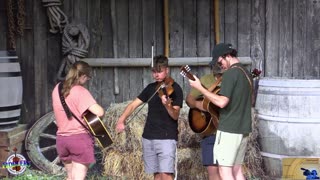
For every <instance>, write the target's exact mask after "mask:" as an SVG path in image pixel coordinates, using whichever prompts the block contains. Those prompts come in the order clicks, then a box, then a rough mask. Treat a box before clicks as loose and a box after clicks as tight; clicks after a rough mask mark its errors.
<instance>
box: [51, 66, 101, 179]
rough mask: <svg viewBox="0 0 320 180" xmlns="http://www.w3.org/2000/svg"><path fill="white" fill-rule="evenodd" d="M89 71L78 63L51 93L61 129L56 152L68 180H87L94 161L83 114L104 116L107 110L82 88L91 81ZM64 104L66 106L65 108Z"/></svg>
mask: <svg viewBox="0 0 320 180" xmlns="http://www.w3.org/2000/svg"><path fill="white" fill-rule="evenodd" d="M90 72H91V68H90V66H89V64H88V63H86V62H83V61H77V62H75V63H74V64H73V65H72V67H71V68H70V70H69V72H68V74H67V76H66V79H65V81H63V82H61V83H58V84H57V85H56V86H55V88H54V89H53V92H52V104H53V111H54V115H55V118H56V121H57V126H58V131H57V140H56V143H57V152H58V154H59V158H60V159H61V160H62V162H63V164H64V167H65V169H66V171H67V175H68V177H67V178H68V180H75V179H76V180H81V179H85V177H86V175H87V171H88V167H89V165H90V164H91V163H94V162H95V157H94V140H93V137H92V135H91V134H90V132H89V131H88V129H87V127H85V126H86V123H85V121H84V119H83V114H84V113H85V112H86V111H90V112H91V113H93V114H95V115H97V116H99V117H102V116H103V115H104V109H103V108H102V107H101V106H100V105H99V104H97V102H96V100H95V99H94V98H93V97H92V95H91V93H90V92H89V91H88V90H87V89H86V88H85V87H84V86H83V85H84V84H85V83H86V82H87V81H88V80H89V79H90V78H91V77H90ZM60 95H61V97H62V98H60ZM61 99H62V100H61ZM63 101H64V102H65V104H66V105H67V107H66V106H63V105H62V104H63ZM72 114H73V115H72ZM75 117H76V118H75ZM77 119H78V120H77ZM79 121H80V122H79Z"/></svg>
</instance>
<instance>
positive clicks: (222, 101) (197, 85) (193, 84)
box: [189, 76, 229, 108]
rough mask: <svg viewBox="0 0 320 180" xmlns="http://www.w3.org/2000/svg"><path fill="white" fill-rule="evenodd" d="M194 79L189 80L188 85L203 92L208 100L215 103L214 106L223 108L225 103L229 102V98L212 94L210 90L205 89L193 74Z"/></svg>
mask: <svg viewBox="0 0 320 180" xmlns="http://www.w3.org/2000/svg"><path fill="white" fill-rule="evenodd" d="M194 78H195V80H194V81H193V80H189V83H190V86H191V87H193V88H195V89H197V90H199V91H200V92H201V94H203V95H204V96H205V97H206V98H207V99H208V100H209V101H210V102H212V103H213V104H215V105H216V106H218V107H220V108H224V107H226V106H227V104H228V103H229V98H228V97H225V96H220V95H217V94H214V93H212V92H210V91H208V90H207V89H205V88H204V87H203V86H202V85H201V83H200V80H199V79H198V78H197V77H196V76H194Z"/></svg>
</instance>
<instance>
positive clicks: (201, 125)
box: [180, 65, 221, 136]
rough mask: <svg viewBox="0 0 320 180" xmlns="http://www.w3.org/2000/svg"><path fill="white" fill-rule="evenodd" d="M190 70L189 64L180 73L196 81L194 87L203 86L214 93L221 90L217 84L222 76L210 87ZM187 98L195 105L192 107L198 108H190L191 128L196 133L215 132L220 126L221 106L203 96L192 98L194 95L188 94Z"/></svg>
mask: <svg viewBox="0 0 320 180" xmlns="http://www.w3.org/2000/svg"><path fill="white" fill-rule="evenodd" d="M190 71H191V68H190V67H189V66H188V65H186V66H183V67H181V71H180V74H181V75H182V76H183V77H187V78H189V79H190V80H192V81H194V82H195V83H196V85H195V86H192V87H194V88H196V87H198V88H199V86H202V87H201V88H205V89H207V90H208V91H210V92H212V93H218V92H219V91H220V88H219V87H218V86H217V85H218V84H219V83H220V81H221V79H220V78H218V80H217V81H216V82H215V83H214V84H213V85H212V86H210V87H209V88H206V87H205V86H204V85H202V84H201V82H200V80H199V79H198V78H197V77H195V76H193V75H192V74H191V73H190ZM189 82H190V81H189ZM191 84H192V82H190V85H191ZM187 98H188V99H187V101H189V102H190V103H191V104H193V105H194V106H192V107H196V108H190V110H189V118H188V119H189V124H190V127H191V129H192V130H193V131H194V132H195V133H199V134H201V135H203V136H207V135H209V134H211V133H213V132H214V131H215V130H216V129H217V127H218V120H219V108H218V107H217V106H215V105H214V104H213V103H211V102H210V101H209V100H208V99H207V98H205V97H203V96H200V97H198V98H195V99H192V97H190V95H188V96H187ZM190 99H191V100H190ZM199 104H200V105H199ZM199 106H200V107H201V106H202V108H197V107H199Z"/></svg>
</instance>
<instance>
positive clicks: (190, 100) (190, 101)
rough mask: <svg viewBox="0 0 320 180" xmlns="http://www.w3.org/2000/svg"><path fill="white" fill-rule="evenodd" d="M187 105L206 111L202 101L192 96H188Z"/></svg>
mask: <svg viewBox="0 0 320 180" xmlns="http://www.w3.org/2000/svg"><path fill="white" fill-rule="evenodd" d="M186 103H187V105H188V106H189V107H190V108H197V109H199V110H201V111H206V110H205V109H203V105H202V101H197V100H196V98H195V97H193V96H192V95H191V94H188V95H187V98H186Z"/></svg>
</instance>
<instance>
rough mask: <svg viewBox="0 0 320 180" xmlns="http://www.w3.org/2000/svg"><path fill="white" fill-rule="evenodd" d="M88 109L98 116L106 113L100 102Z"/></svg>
mask: <svg viewBox="0 0 320 180" xmlns="http://www.w3.org/2000/svg"><path fill="white" fill-rule="evenodd" d="M88 110H89V111H90V112H92V114H95V115H96V116H98V117H102V116H103V115H104V109H103V108H102V107H101V106H100V105H99V104H93V105H91V106H90V107H89V108H88Z"/></svg>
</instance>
